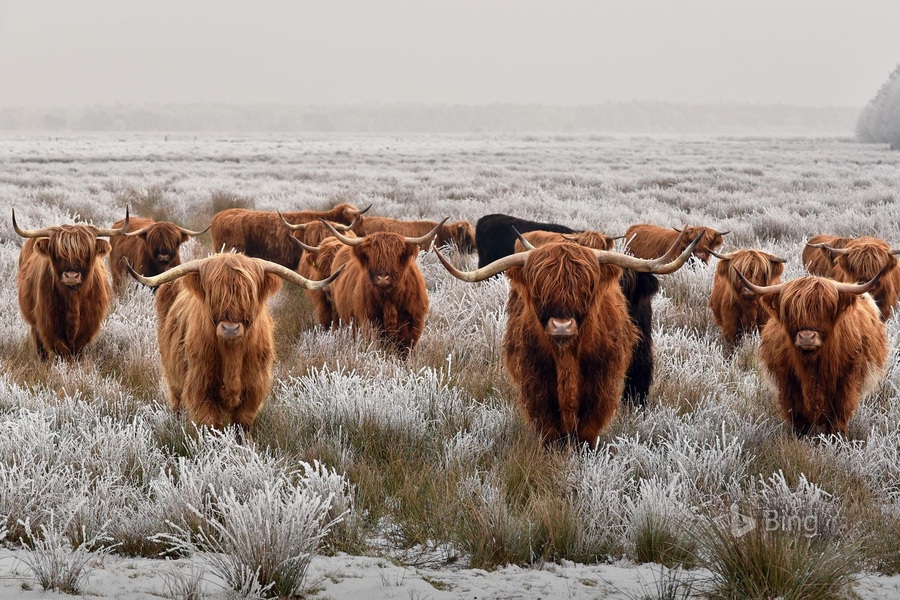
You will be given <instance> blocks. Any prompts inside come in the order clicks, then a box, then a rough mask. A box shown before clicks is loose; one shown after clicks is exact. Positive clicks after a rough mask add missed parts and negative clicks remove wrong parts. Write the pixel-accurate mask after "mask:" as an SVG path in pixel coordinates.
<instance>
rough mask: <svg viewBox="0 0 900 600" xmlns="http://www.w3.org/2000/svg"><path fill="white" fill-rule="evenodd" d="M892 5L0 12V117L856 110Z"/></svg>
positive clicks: (18, 2) (898, 14)
mask: <svg viewBox="0 0 900 600" xmlns="http://www.w3.org/2000/svg"><path fill="white" fill-rule="evenodd" d="M898 32H900V0H806V1H799V0H615V1H613V0H572V1H568V0H540V1H538V0H462V1H450V0H446V1H441V0H247V1H236V0H149V1H145V2H132V1H127V0H77V1H75V0H53V1H51V0H0V106H82V105H86V104H108V103H115V102H124V103H130V104H142V103H151V104H157V103H196V102H217V103H259V102H274V103H291V104H335V103H339V104H358V103H371V102H379V103H385V102H386V103H410V102H412V103H445V104H486V103H498V102H503V103H505V102H511V103H542V104H563V105H576V104H596V103H602V102H606V101H627V100H661V101H675V102H693V103H715V102H732V101H740V102H750V103H754V104H777V103H781V104H792V105H808V106H847V107H861V106H863V105H864V104H865V103H866V102H867V101H868V100H869V99H870V98H871V97H872V96H873V95H874V94H875V92H876V91H877V89H878V87H879V86H880V85H881V84H882V83H883V82H884V81H885V80H886V79H887V76H888V74H889V73H890V72H891V70H892V69H893V68H894V67H895V66H896V65H897V64H898V63H900V34H898Z"/></svg>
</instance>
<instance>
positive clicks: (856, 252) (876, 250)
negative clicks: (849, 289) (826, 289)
mask: <svg viewBox="0 0 900 600" xmlns="http://www.w3.org/2000/svg"><path fill="white" fill-rule="evenodd" d="M834 267H835V272H834V275H835V279H838V280H839V281H844V282H846V283H862V282H864V281H868V280H870V279H872V278H873V277H875V275H877V274H878V273H879V272H881V270H882V269H884V268H885V267H889V268H892V269H893V268H897V259H896V258H895V257H894V256H893V255H892V254H891V247H890V245H889V244H888V243H887V242H885V241H884V240H880V239H878V238H873V237H861V238H856V239H852V240H850V241H848V242H847V245H846V246H844V250H843V252H842V253H840V254H838V255H837V256H836V257H834Z"/></svg>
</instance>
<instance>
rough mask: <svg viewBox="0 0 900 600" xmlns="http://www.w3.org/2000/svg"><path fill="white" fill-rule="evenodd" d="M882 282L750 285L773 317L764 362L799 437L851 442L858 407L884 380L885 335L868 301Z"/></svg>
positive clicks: (813, 279)
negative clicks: (843, 437)
mask: <svg viewBox="0 0 900 600" xmlns="http://www.w3.org/2000/svg"><path fill="white" fill-rule="evenodd" d="M877 279H878V275H876V276H875V278H873V279H871V280H869V281H868V282H866V283H864V284H849V283H840V282H837V281H833V280H831V279H826V278H824V277H817V276H814V275H810V276H807V277H799V278H797V279H792V280H791V281H787V282H785V283H781V284H779V285H774V286H765V287H760V286H756V285H754V284H752V283H750V282H749V281H747V280H746V279H744V285H745V286H747V288H749V289H750V290H752V291H753V292H754V293H755V294H758V295H759V296H760V302H761V303H762V305H763V306H764V307H765V308H766V310H768V311H769V314H770V315H771V316H772V318H771V319H770V320H769V322H768V323H766V325H765V327H763V330H762V334H761V335H760V340H759V360H760V363H761V364H762V372H763V376H764V380H765V382H766V383H767V384H768V386H769V387H770V388H771V389H772V390H773V391H774V392H775V393H776V394H777V396H778V404H779V406H780V407H781V413H782V416H783V417H784V418H785V420H787V421H789V422H790V423H791V426H792V427H793V428H794V431H795V432H796V433H797V435H805V434H808V433H815V432H817V431H821V432H823V433H835V432H838V433H842V434H845V433H846V432H847V422H848V421H849V420H850V418H851V417H852V416H853V413H854V412H856V408H857V406H859V401H860V399H861V398H862V397H864V396H866V395H867V394H869V393H871V392H872V391H873V390H874V389H875V387H876V385H877V384H878V382H879V381H880V380H881V378H882V377H883V376H884V367H885V362H886V361H887V355H888V346H887V334H886V333H885V328H884V323H882V322H881V320H880V319H879V316H878V308H877V307H876V306H875V303H874V302H873V301H872V297H871V296H869V295H868V294H866V292H867V291H869V290H871V289H872V288H873V287H874V286H875V283H876V281H877Z"/></svg>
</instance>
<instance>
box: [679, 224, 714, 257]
mask: <svg viewBox="0 0 900 600" xmlns="http://www.w3.org/2000/svg"><path fill="white" fill-rule="evenodd" d="M701 233H703V238H702V240H701V241H700V243H699V244H697V248H696V249H695V250H694V256H696V257H697V258H699V259H700V260H702V261H703V262H704V263H708V262H709V258H710V256H712V254H711V252H710V251H711V250H718V249H719V247H720V246H721V245H722V244H723V243H724V241H725V240H724V238H723V237H722V235H723V234H721V233H719V232H718V231H716V230H715V229H712V228H711V227H700V226H696V227H685V228H684V229H682V230H681V235H680V236H679V238H678V241H679V245H678V250H679V252H681V251H683V250H684V249H685V248H687V247H688V244H690V243H691V240H693V239H694V238H696V237H697V236H698V235H700V234H701Z"/></svg>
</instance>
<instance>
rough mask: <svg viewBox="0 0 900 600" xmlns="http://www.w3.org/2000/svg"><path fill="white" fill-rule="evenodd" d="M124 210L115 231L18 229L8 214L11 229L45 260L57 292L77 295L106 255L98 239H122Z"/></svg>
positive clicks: (70, 227)
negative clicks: (61, 290) (98, 261)
mask: <svg viewBox="0 0 900 600" xmlns="http://www.w3.org/2000/svg"><path fill="white" fill-rule="evenodd" d="M128 216H129V215H128V207H126V208H125V221H124V224H123V225H122V227H120V228H119V229H103V228H100V227H94V226H93V225H84V224H77V225H55V226H52V227H45V228H43V229H22V228H20V227H19V224H18V223H17V222H16V209H13V210H12V223H13V229H14V230H15V232H16V233H17V234H19V235H20V236H22V237H24V238H29V239H34V250H35V251H36V252H37V253H38V254H41V255H43V256H45V257H46V258H47V260H48V261H49V262H50V270H51V272H52V273H53V278H54V281H55V282H56V284H57V286H58V287H60V288H61V289H64V290H68V291H77V290H78V289H80V288H81V285H82V284H83V283H84V281H85V279H86V278H87V275H88V273H90V272H91V270H92V269H93V268H94V263H95V261H97V260H99V259H100V258H102V257H104V256H106V255H107V254H109V252H110V250H111V248H110V245H109V242H108V241H107V240H102V239H98V238H99V237H102V236H106V237H109V236H115V235H122V234H124V233H125V231H126V230H127V228H128Z"/></svg>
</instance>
